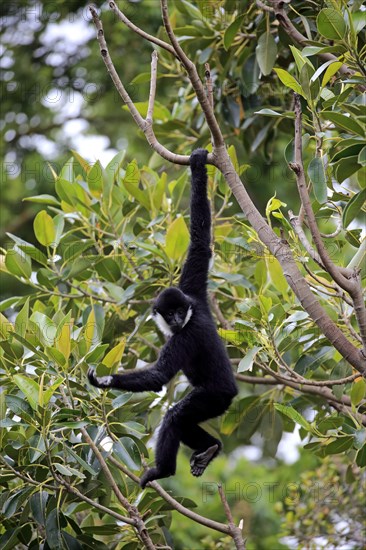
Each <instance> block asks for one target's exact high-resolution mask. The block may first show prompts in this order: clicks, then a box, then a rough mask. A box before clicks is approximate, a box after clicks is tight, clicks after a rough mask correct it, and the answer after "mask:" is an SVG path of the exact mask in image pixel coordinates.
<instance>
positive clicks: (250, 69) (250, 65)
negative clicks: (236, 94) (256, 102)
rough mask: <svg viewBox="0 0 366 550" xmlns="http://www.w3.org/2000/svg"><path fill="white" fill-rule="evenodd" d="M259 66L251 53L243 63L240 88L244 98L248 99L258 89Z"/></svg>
mask: <svg viewBox="0 0 366 550" xmlns="http://www.w3.org/2000/svg"><path fill="white" fill-rule="evenodd" d="M259 71H260V70H259V65H258V63H257V57H256V55H255V54H254V53H253V54H252V55H250V56H249V57H248V59H247V60H246V61H245V63H244V65H243V68H242V71H241V88H242V93H243V96H244V97H249V96H250V95H252V94H255V92H256V91H257V90H258V88H259Z"/></svg>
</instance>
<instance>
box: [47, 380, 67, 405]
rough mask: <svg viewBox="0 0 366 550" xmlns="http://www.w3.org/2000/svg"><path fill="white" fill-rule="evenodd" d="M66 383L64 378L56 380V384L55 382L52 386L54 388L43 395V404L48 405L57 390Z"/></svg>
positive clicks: (50, 388) (48, 389)
mask: <svg viewBox="0 0 366 550" xmlns="http://www.w3.org/2000/svg"><path fill="white" fill-rule="evenodd" d="M63 382H64V378H62V377H60V378H58V379H57V380H56V382H54V383H53V384H52V386H50V387H49V388H47V390H46V391H45V392H44V393H43V403H44V404H45V405H47V403H48V402H49V400H50V399H51V397H52V396H53V394H54V393H55V391H56V390H57V388H58V387H59V386H61V384H62V383H63Z"/></svg>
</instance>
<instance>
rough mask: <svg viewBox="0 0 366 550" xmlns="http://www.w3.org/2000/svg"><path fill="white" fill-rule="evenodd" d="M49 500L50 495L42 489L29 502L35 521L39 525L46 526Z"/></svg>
mask: <svg viewBox="0 0 366 550" xmlns="http://www.w3.org/2000/svg"><path fill="white" fill-rule="evenodd" d="M47 500H48V493H46V492H45V491H43V490H42V487H40V490H39V492H38V493H35V494H34V495H32V496H31V498H30V501H29V503H30V508H31V511H32V515H33V517H34V519H35V520H36V522H37V523H38V524H39V525H42V526H44V525H45V511H46V505H47Z"/></svg>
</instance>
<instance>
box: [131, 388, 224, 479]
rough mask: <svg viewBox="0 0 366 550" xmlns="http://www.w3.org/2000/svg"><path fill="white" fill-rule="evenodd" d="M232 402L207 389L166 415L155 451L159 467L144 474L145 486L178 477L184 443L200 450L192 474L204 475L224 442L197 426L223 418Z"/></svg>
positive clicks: (197, 392) (196, 454) (197, 450)
mask: <svg viewBox="0 0 366 550" xmlns="http://www.w3.org/2000/svg"><path fill="white" fill-rule="evenodd" d="M231 400H232V399H231V397H230V396H226V395H220V394H210V393H208V392H207V390H205V389H204V388H195V389H193V390H192V391H191V393H189V394H188V395H186V396H185V397H184V398H183V399H182V401H180V402H179V403H177V404H176V405H174V407H172V408H171V409H170V410H169V411H168V412H167V414H166V415H165V417H164V420H163V423H162V425H161V428H160V430H159V436H158V441H157V445H156V451H155V463H156V466H155V468H150V469H149V470H147V471H146V472H145V473H144V474H143V476H142V478H141V482H140V484H141V487H145V485H146V483H148V482H149V481H152V480H153V479H160V478H163V477H169V476H171V475H173V474H175V469H176V460H177V453H178V449H179V443H180V441H182V442H183V443H186V444H187V445H189V446H190V447H191V448H193V449H195V450H196V452H194V453H193V455H192V457H191V472H192V474H193V475H195V476H199V475H202V474H203V472H204V470H205V469H206V467H207V466H208V464H209V463H210V462H211V460H212V459H213V458H215V456H216V455H217V454H218V453H219V451H220V449H221V443H220V442H219V441H218V440H217V439H215V438H214V437H212V436H210V435H209V434H208V433H207V432H205V431H204V430H203V429H202V428H200V427H199V426H197V424H198V423H199V422H204V421H205V420H208V419H209V418H215V417H216V416H220V415H221V414H222V413H223V412H225V411H226V409H227V408H228V406H229V405H230V403H231ZM187 434H188V435H187ZM203 438H204V439H203ZM202 443H204V445H202Z"/></svg>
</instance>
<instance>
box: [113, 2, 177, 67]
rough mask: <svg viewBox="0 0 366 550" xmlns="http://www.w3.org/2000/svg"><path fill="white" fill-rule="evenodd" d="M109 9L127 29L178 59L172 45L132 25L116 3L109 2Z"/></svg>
mask: <svg viewBox="0 0 366 550" xmlns="http://www.w3.org/2000/svg"><path fill="white" fill-rule="evenodd" d="M109 7H110V8H111V10H112V11H113V12H114V13H115V14H116V16H117V17H118V19H120V21H122V23H124V24H125V25H126V27H128V28H129V29H131V30H132V31H134V32H135V33H136V34H138V35H140V36H142V38H144V39H145V40H148V42H152V43H153V44H156V45H157V46H160V47H161V48H163V49H164V50H166V51H167V52H169V53H171V54H172V55H174V56H175V57H177V55H176V53H175V50H174V48H173V47H172V46H171V45H170V44H168V42H164V40H160V38H157V37H156V36H152V35H151V34H148V33H147V32H145V31H143V30H142V29H140V27H137V25H135V24H134V23H132V21H130V20H129V19H128V17H126V16H125V14H124V13H123V12H122V11H121V10H120V9H119V8H118V6H117V5H116V4H115V2H109Z"/></svg>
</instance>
